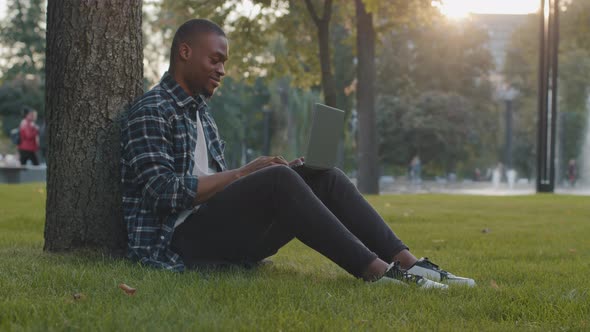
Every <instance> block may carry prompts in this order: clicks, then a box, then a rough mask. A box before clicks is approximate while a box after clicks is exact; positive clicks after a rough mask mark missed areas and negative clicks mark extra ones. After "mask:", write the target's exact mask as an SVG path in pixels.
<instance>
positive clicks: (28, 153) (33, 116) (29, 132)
mask: <svg viewBox="0 0 590 332" xmlns="http://www.w3.org/2000/svg"><path fill="white" fill-rule="evenodd" d="M36 120H37V111H35V110H33V109H30V108H25V110H24V118H23V120H22V121H21V123H20V144H19V145H18V153H19V155H20V163H21V165H26V164H27V161H29V160H30V161H31V162H32V163H33V165H39V159H37V151H39V127H38V126H37V124H36V123H35V121H36Z"/></svg>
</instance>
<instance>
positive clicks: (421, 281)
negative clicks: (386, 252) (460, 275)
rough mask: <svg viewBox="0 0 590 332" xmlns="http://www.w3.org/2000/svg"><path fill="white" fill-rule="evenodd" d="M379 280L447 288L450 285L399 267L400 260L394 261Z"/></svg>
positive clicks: (422, 286)
mask: <svg viewBox="0 0 590 332" xmlns="http://www.w3.org/2000/svg"><path fill="white" fill-rule="evenodd" d="M377 282H394V283H397V284H403V285H408V284H410V285H411V284H416V285H418V287H420V288H439V289H447V288H449V286H447V285H445V284H441V283H439V282H436V281H432V280H428V279H426V278H423V277H421V276H419V275H415V274H412V273H409V272H408V271H404V270H402V269H401V268H400V267H399V262H395V263H392V264H391V265H389V267H388V268H387V271H385V274H384V275H383V277H381V279H379V280H378V281H377Z"/></svg>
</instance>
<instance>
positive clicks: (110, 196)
mask: <svg viewBox="0 0 590 332" xmlns="http://www.w3.org/2000/svg"><path fill="white" fill-rule="evenodd" d="M141 5H142V4H141V0H108V1H107V0H85V1H71V0H69V1H67V0H64V1H61V0H60V1H58V0H49V2H48V8H47V51H46V52H47V59H46V61H47V65H46V75H47V76H46V82H47V83H46V96H45V100H46V109H47V115H48V121H47V123H48V133H49V135H48V142H49V149H48V150H49V156H48V161H47V164H48V168H47V205H46V222H45V246H44V249H45V250H47V251H64V250H73V249H79V248H95V249H100V250H101V251H103V252H109V253H114V254H117V255H119V254H121V253H122V252H124V248H125V242H126V235H125V226H124V223H123V217H122V215H123V214H122V208H121V190H120V148H119V140H120V126H119V121H118V120H119V115H120V113H121V112H122V111H123V110H124V109H125V107H126V106H127V105H129V104H130V102H132V101H133V100H134V99H135V98H136V97H137V96H139V95H141V93H142V90H143V89H142V79H143V53H142V52H143V45H142V33H141V15H142V12H141Z"/></svg>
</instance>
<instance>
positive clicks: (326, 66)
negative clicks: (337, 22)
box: [305, 0, 336, 107]
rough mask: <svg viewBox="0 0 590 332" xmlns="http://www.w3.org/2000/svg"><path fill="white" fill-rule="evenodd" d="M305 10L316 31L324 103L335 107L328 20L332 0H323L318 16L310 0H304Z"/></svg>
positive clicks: (334, 86) (330, 13)
mask: <svg viewBox="0 0 590 332" xmlns="http://www.w3.org/2000/svg"><path fill="white" fill-rule="evenodd" d="M305 5H306V6H307V11H308V12H309V15H310V16H311V18H312V20H313V21H314V23H315V25H316V27H317V31H318V48H319V53H320V54H319V55H320V69H321V72H322V92H323V93H324V103H325V104H326V105H328V106H332V107H336V82H334V75H333V74H332V55H331V53H330V20H331V18H332V0H324V6H323V13H322V16H321V17H320V16H319V15H318V14H317V12H316V9H315V8H314V6H313V4H312V2H311V0H305Z"/></svg>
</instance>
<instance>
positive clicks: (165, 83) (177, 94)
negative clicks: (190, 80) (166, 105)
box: [160, 72, 207, 109]
mask: <svg viewBox="0 0 590 332" xmlns="http://www.w3.org/2000/svg"><path fill="white" fill-rule="evenodd" d="M160 85H161V86H162V87H163V88H164V90H166V91H167V92H168V93H169V94H170V96H172V99H174V102H175V103H176V104H177V105H178V106H179V107H185V106H188V105H190V104H191V103H196V104H197V109H202V108H203V106H205V107H206V106H207V103H206V102H205V98H203V97H202V96H201V95H197V96H195V97H193V96H189V95H188V94H187V93H186V91H184V89H183V88H182V87H181V86H180V85H179V84H178V83H177V82H176V80H174V77H172V75H170V73H169V72H165V73H164V75H163V76H162V79H161V80H160Z"/></svg>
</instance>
